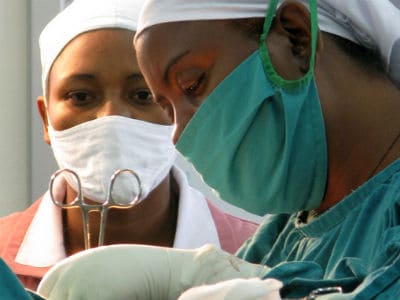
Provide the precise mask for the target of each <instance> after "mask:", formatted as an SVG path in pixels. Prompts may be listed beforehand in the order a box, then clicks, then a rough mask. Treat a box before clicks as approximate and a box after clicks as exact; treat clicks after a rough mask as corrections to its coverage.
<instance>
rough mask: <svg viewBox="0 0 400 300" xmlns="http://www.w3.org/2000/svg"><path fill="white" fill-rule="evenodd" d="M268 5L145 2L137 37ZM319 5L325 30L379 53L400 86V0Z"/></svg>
mask: <svg viewBox="0 0 400 300" xmlns="http://www.w3.org/2000/svg"><path fill="white" fill-rule="evenodd" d="M299 1H300V2H303V3H304V4H308V2H309V1H308V0H299ZM268 2H269V1H268V0H146V1H145V4H144V7H143V10H142V12H141V15H140V17H139V24H138V29H137V35H136V37H138V36H139V35H140V33H141V32H142V31H143V30H145V29H146V28H148V27H151V26H153V25H156V24H161V23H167V22H178V21H194V20H218V19H220V20H223V19H244V18H256V17H265V13H266V9H267V5H268ZM280 2H282V1H280ZM317 5H318V24H319V27H320V29H321V30H322V31H325V32H329V33H332V34H335V35H338V36H341V37H343V38H346V39H349V40H351V41H353V42H355V43H358V44H360V45H363V46H365V47H367V48H370V49H374V50H377V51H378V52H379V53H380V54H381V56H382V58H383V61H384V64H385V67H386V70H387V72H388V73H389V74H390V76H391V77H392V79H393V80H394V81H395V82H396V83H398V84H400V0H318V1H317Z"/></svg>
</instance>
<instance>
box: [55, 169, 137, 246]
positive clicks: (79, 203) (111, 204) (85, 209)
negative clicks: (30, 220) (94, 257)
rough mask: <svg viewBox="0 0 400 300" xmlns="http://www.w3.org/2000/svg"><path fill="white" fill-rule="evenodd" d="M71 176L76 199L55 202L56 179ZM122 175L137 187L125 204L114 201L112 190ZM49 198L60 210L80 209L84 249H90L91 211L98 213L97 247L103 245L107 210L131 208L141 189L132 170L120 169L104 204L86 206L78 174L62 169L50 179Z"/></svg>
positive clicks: (111, 182)
mask: <svg viewBox="0 0 400 300" xmlns="http://www.w3.org/2000/svg"><path fill="white" fill-rule="evenodd" d="M61 174H63V175H67V174H69V175H72V176H73V177H74V178H75V180H76V183H77V191H76V192H77V196H76V198H75V199H74V200H73V201H72V202H70V203H64V197H63V199H61V201H60V200H57V198H56V197H55V195H54V184H55V181H56V179H57V178H58V177H59V176H60V175H61ZM122 174H129V175H131V176H132V178H133V179H134V180H135V182H134V183H135V184H137V187H138V192H137V194H136V197H134V198H133V199H131V200H130V201H129V202H127V203H125V202H124V203H122V202H119V201H116V200H114V197H113V189H114V185H115V182H116V180H117V178H120V176H121V175H122ZM49 190H50V197H51V200H52V201H53V203H54V204H55V205H56V206H58V207H61V208H66V209H68V208H80V209H81V212H82V221H83V236H84V239H85V249H90V248H92V245H91V244H90V229H89V213H90V212H92V211H99V212H100V229H99V239H98V244H97V246H102V245H103V243H104V233H105V227H106V222H107V214H108V210H109V209H111V208H122V209H126V208H131V207H133V206H134V205H135V204H136V203H137V202H139V199H140V196H141V194H142V187H141V182H140V178H139V176H138V175H137V174H136V173H135V172H134V171H132V170H129V169H121V170H117V171H116V172H114V174H113V175H112V176H111V178H110V184H109V189H108V194H107V198H106V201H105V202H104V203H99V204H88V203H86V202H85V200H84V195H83V193H82V185H81V180H80V178H79V176H78V174H77V173H76V172H74V171H72V170H70V169H62V170H58V171H56V172H55V173H54V174H53V175H52V176H51V179H50V187H49Z"/></svg>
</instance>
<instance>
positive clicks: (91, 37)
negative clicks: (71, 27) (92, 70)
mask: <svg viewBox="0 0 400 300" xmlns="http://www.w3.org/2000/svg"><path fill="white" fill-rule="evenodd" d="M133 36H134V32H132V31H129V30H126V29H118V28H105V29H99V30H93V31H88V32H84V33H82V34H80V35H78V36H77V37H75V38H74V39H73V40H71V41H70V42H69V43H68V44H67V45H66V46H65V47H64V49H63V50H62V51H61V53H60V54H59V55H58V57H57V58H56V60H55V61H54V64H53V67H54V66H55V65H57V64H60V63H61V62H66V63H68V64H70V63H76V62H80V63H84V62H86V61H89V60H90V59H94V58H96V57H97V56H108V57H113V56H115V55H121V53H126V54H127V55H130V56H132V57H134V55H135V53H134V48H133V47H132V43H131V41H132V39H133ZM83 58H84V59H83Z"/></svg>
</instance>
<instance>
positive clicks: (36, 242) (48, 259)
mask: <svg viewBox="0 0 400 300" xmlns="http://www.w3.org/2000/svg"><path fill="white" fill-rule="evenodd" d="M65 257H66V253H65V248H64V238H63V230H62V220H61V209H60V208H58V207H57V206H55V205H54V204H53V202H52V201H51V198H50V193H49V192H48V191H47V192H46V194H44V196H43V198H42V202H41V203H40V205H39V207H38V210H37V212H36V214H35V216H34V217H33V220H32V223H31V224H30V225H29V228H28V230H27V232H26V234H25V237H24V240H23V241H22V244H21V246H20V248H19V250H18V253H17V256H16V258H15V262H17V263H19V264H23V265H29V266H34V267H49V266H52V265H54V264H55V263H56V262H58V261H60V260H61V259H63V258H65Z"/></svg>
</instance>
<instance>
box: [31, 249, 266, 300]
mask: <svg viewBox="0 0 400 300" xmlns="http://www.w3.org/2000/svg"><path fill="white" fill-rule="evenodd" d="M266 269H267V267H265V266H261V265H254V264H250V263H248V262H245V261H243V260H241V259H239V258H237V257H235V256H233V255H231V254H228V253H226V252H224V251H222V250H219V249H216V248H215V247H213V246H211V245H206V246H203V247H201V248H198V249H194V250H179V249H172V248H162V247H153V246H144V245H112V246H104V247H100V248H94V249H91V250H88V251H83V252H80V253H78V254H75V255H73V256H70V257H69V258H67V259H65V260H63V261H62V262H60V263H59V264H57V265H55V266H54V267H52V268H51V269H50V270H49V272H48V273H47V274H46V275H45V277H44V278H43V280H42V281H41V283H40V285H39V287H38V293H39V294H40V295H41V296H44V297H47V298H48V299H50V300H58V299H60V300H67V299H71V300H72V299H74V300H76V299H97V300H102V299H140V300H142V299H162V300H165V299H173V300H176V299H177V298H178V296H179V295H180V294H181V293H182V292H183V291H185V290H187V289H188V288H190V287H193V286H198V285H202V284H213V283H216V282H219V281H224V280H228V279H233V278H251V277H258V276H259V274H260V273H261V272H262V271H264V270H266Z"/></svg>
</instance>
